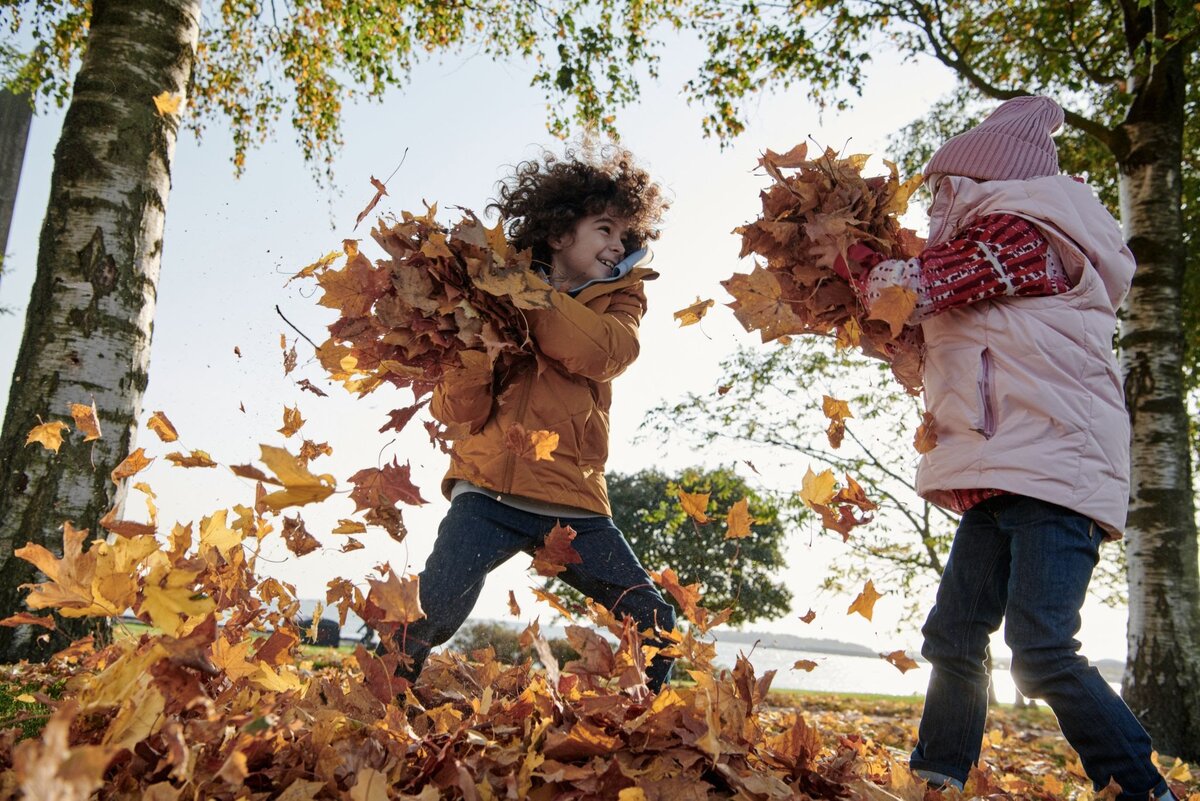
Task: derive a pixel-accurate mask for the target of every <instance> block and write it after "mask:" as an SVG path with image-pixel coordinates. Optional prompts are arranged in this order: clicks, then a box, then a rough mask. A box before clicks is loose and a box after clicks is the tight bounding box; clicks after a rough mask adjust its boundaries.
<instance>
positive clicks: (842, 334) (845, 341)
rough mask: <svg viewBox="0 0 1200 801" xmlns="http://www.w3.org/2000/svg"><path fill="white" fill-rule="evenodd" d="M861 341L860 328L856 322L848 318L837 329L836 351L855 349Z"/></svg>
mask: <svg viewBox="0 0 1200 801" xmlns="http://www.w3.org/2000/svg"><path fill="white" fill-rule="evenodd" d="M861 341H862V326H861V325H859V324H858V320H856V319H855V318H853V317H850V318H848V319H847V320H846V322H844V323H842V325H840V326H838V329H837V349H838V350H846V349H847V348H857V347H858V345H859V343H860V342H861Z"/></svg>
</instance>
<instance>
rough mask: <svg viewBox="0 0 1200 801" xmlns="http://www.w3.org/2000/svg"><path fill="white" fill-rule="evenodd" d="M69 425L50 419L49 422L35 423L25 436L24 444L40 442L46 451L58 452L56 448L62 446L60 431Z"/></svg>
mask: <svg viewBox="0 0 1200 801" xmlns="http://www.w3.org/2000/svg"><path fill="white" fill-rule="evenodd" d="M68 428H70V426H68V425H67V424H66V423H64V422H62V421H61V420H51V421H50V422H49V423H42V424H41V425H36V426H34V427H33V428H32V429H30V431H29V435H28V436H27V437H25V444H26V445H32V444H33V443H35V442H36V443H38V444H40V445H41V446H42V447H43V448H45V449H46V450H48V451H54V452H55V453H58V449H59V448H61V447H62V442H63V438H62V432H63V431H66V430H67V429H68Z"/></svg>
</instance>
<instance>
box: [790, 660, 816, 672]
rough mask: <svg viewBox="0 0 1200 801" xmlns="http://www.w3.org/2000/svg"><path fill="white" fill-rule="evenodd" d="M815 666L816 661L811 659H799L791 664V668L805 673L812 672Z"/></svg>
mask: <svg viewBox="0 0 1200 801" xmlns="http://www.w3.org/2000/svg"><path fill="white" fill-rule="evenodd" d="M817 667H818V665H817V663H816V662H814V661H812V660H811V659H799V660H797V661H796V663H795V664H794V665H792V670H803V671H804V672H805V673H812V672H813V670H814V669H815V668H817Z"/></svg>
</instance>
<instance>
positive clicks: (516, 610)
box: [508, 590, 521, 617]
mask: <svg viewBox="0 0 1200 801" xmlns="http://www.w3.org/2000/svg"><path fill="white" fill-rule="evenodd" d="M508 613H509V614H510V615H512V616H513V617H520V616H521V607H520V606H518V605H517V596H516V595H515V594H514V593H513V591H512V590H509V591H508Z"/></svg>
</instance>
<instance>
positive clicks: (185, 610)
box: [138, 565, 216, 637]
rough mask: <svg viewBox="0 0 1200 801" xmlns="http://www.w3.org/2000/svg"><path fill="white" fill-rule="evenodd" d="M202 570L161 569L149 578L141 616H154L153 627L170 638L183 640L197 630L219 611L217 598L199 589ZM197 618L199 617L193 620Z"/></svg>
mask: <svg viewBox="0 0 1200 801" xmlns="http://www.w3.org/2000/svg"><path fill="white" fill-rule="evenodd" d="M197 574H198V571H192V570H183V569H178V568H177V569H174V570H172V569H171V568H170V567H169V566H166V565H164V566H161V567H157V568H155V569H154V570H151V571H150V575H148V576H147V577H146V584H145V586H144V587H143V588H142V603H141V605H140V606H139V607H138V613H139V614H146V615H149V616H150V621H151V623H152V624H153V625H155V626H157V627H158V628H160V629H162V630H163V633H164V634H166V635H167V636H169V637H180V636H182V635H184V634H186V633H187V632H188V631H191V630H192V629H193V628H195V625H196V624H197V623H199V622H200V620H199V618H203V617H204V616H207V615H208V614H209V613H211V612H212V611H213V609H215V608H216V603H215V602H214V601H213V599H211V598H208V597H205V596H204V595H202V594H200V593H199V592H198V591H197V590H196V589H195V588H194V586H193V585H194V584H195V583H196V576H197ZM193 618H197V619H195V620H193Z"/></svg>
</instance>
